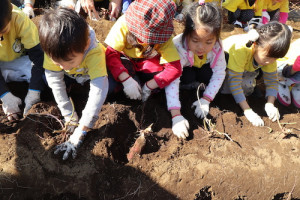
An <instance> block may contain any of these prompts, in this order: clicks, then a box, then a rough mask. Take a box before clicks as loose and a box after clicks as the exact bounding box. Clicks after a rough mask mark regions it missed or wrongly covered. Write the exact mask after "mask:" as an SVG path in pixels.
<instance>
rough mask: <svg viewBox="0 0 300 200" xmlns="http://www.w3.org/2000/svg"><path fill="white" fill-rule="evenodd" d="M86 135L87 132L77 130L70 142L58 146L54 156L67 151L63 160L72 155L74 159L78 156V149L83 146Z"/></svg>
mask: <svg viewBox="0 0 300 200" xmlns="http://www.w3.org/2000/svg"><path fill="white" fill-rule="evenodd" d="M85 135H86V131H82V130H81V129H79V128H76V129H75V131H74V133H73V134H72V135H71V137H70V138H69V140H68V141H66V142H64V143H62V144H60V145H57V146H56V149H55V151H54V154H58V153H59V152H64V151H65V153H64V155H63V160H66V159H68V157H69V155H70V154H71V153H72V157H73V159H74V158H75V157H76V156H77V149H78V148H79V146H80V145H81V143H82V141H83V139H84V136H85Z"/></svg>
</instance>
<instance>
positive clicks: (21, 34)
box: [0, 0, 45, 121]
mask: <svg viewBox="0 0 300 200" xmlns="http://www.w3.org/2000/svg"><path fill="white" fill-rule="evenodd" d="M26 54H27V55H26ZM43 60H44V53H43V51H42V49H41V46H40V41H39V36H38V30H37V28H36V26H35V24H34V23H33V22H32V21H31V20H30V19H29V18H28V17H26V16H25V14H24V13H23V12H22V11H21V10H20V9H19V8H17V7H16V6H14V5H12V4H11V3H10V0H1V1H0V70H1V73H0V98H1V100H2V108H3V111H4V113H5V114H6V115H7V116H8V119H9V120H10V121H12V120H14V119H19V117H18V114H20V113H21V110H20V108H19V105H21V104H22V101H21V99H20V98H18V97H16V96H14V95H13V94H12V93H11V92H10V91H9V89H8V87H7V86H6V82H10V81H20V82H21V81H27V82H28V83H29V90H28V93H27V96H26V98H25V109H24V112H23V114H24V115H26V113H27V112H28V110H29V109H30V108H31V107H32V105H33V104H35V103H37V102H38V101H40V92H41V91H42V90H43V89H44V87H45V83H44V81H43V75H44V69H43Z"/></svg>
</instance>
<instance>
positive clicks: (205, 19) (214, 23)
mask: <svg viewBox="0 0 300 200" xmlns="http://www.w3.org/2000/svg"><path fill="white" fill-rule="evenodd" d="M183 14H184V17H185V20H184V21H185V23H184V25H185V26H184V31H183V35H182V44H184V41H185V38H186V37H187V36H189V35H190V34H191V33H192V32H193V31H195V30H197V28H198V27H199V26H201V25H204V26H205V27H207V28H209V29H211V32H212V33H213V34H214V35H215V36H216V38H217V40H218V39H219V38H220V35H221V29H222V19H223V17H222V12H221V9H220V7H219V6H217V5H216V4H214V3H204V4H203V5H200V4H199V3H198V2H194V3H192V4H191V5H189V6H188V7H187V8H185V9H184V11H183Z"/></svg>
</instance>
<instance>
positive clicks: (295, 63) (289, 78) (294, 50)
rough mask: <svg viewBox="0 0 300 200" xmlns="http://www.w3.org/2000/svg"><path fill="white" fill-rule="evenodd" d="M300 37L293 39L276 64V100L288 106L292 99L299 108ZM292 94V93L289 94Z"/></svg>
mask: <svg viewBox="0 0 300 200" xmlns="http://www.w3.org/2000/svg"><path fill="white" fill-rule="evenodd" d="M299 47H300V39H297V40H296V41H294V42H293V43H292V44H291V46H290V49H289V51H288V53H287V54H286V56H285V58H283V59H280V60H278V61H277V65H278V68H277V69H278V77H279V84H278V96H277V98H278V101H279V102H280V103H282V104H283V105H285V106H289V105H290V104H291V102H292V101H293V103H294V105H295V106H296V107H297V108H300V53H299V50H300V48H299ZM291 94H292V95H291Z"/></svg>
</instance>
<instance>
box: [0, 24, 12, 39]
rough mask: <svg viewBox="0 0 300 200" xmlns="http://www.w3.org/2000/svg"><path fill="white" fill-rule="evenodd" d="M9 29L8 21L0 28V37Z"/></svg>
mask: <svg viewBox="0 0 300 200" xmlns="http://www.w3.org/2000/svg"><path fill="white" fill-rule="evenodd" d="M9 30H10V22H8V24H7V25H6V26H5V27H4V29H2V30H0V37H2V36H3V35H4V34H6V33H8V32H9Z"/></svg>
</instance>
